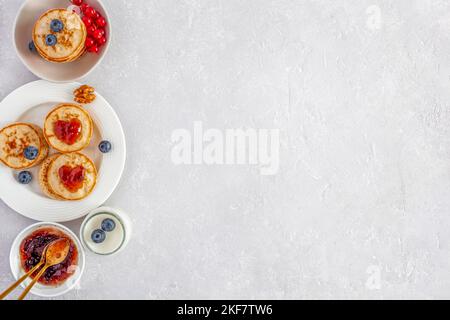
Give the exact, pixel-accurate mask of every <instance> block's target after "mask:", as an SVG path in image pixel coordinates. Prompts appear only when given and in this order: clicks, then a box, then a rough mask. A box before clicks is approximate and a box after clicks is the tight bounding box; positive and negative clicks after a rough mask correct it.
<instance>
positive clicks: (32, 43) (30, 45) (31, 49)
mask: <svg viewBox="0 0 450 320" xmlns="http://www.w3.org/2000/svg"><path fill="white" fill-rule="evenodd" d="M28 49H29V50H30V51H31V52H36V51H37V50H36V46H35V45H34V41H33V40H31V41H30V42H29V43H28Z"/></svg>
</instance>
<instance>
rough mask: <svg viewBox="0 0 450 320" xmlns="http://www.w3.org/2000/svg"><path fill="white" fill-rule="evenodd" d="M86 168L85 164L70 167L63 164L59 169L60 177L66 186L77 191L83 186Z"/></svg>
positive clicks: (72, 190)
mask: <svg viewBox="0 0 450 320" xmlns="http://www.w3.org/2000/svg"><path fill="white" fill-rule="evenodd" d="M85 171H86V169H85V168H84V167H83V166H76V167H69V166H67V165H64V166H62V167H61V168H59V170H58V174H59V178H60V179H61V182H62V184H63V185H64V187H66V188H67V190H69V191H70V192H77V191H78V190H80V189H81V187H83V183H84V175H85Z"/></svg>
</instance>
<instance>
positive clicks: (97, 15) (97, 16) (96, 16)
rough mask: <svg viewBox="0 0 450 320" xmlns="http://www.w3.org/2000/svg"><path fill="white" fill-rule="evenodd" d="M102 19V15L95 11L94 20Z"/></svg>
mask: <svg viewBox="0 0 450 320" xmlns="http://www.w3.org/2000/svg"><path fill="white" fill-rule="evenodd" d="M100 17H101V15H100V13H98V12H97V11H95V15H94V19H95V20H97V19H98V18H100Z"/></svg>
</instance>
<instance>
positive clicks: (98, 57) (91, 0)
mask: <svg viewBox="0 0 450 320" xmlns="http://www.w3.org/2000/svg"><path fill="white" fill-rule="evenodd" d="M85 2H86V3H87V4H89V5H90V6H92V7H93V8H94V9H95V10H97V11H98V12H99V13H100V14H101V15H102V16H103V17H105V19H106V21H107V22H108V24H107V26H106V29H105V31H106V37H107V39H108V41H107V42H106V44H105V45H104V46H103V47H101V48H100V53H99V54H95V53H89V52H87V53H86V54H84V55H83V56H82V57H81V58H79V59H78V60H76V61H73V62H69V63H52V62H48V61H46V60H45V59H43V58H42V57H41V56H39V54H38V53H35V52H30V50H29V49H28V44H29V42H30V41H31V40H32V30H33V26H34V24H35V22H36V20H37V19H38V18H39V17H40V16H41V15H42V14H43V13H44V12H46V11H47V10H49V9H52V8H67V7H69V6H70V5H71V2H70V1H69V0H39V1H36V0H25V1H24V3H23V4H22V6H21V8H20V10H19V12H18V14H17V17H16V20H15V22H14V29H13V32H14V34H13V41H14V47H15V49H16V52H17V54H18V56H19V57H20V59H21V60H22V62H23V63H24V64H25V66H26V67H27V68H28V70H30V71H31V72H32V73H34V74H35V75H36V76H38V77H39V78H42V79H45V80H48V81H53V82H72V81H75V80H78V79H80V78H83V77H85V76H87V75H88V74H89V73H90V72H91V71H92V70H94V69H95V68H96V67H97V66H98V65H99V64H100V62H101V61H102V60H103V58H104V57H105V55H106V53H107V51H108V49H109V46H110V44H111V19H110V18H109V16H108V12H107V11H106V8H105V6H104V5H103V3H102V1H100V0H85Z"/></svg>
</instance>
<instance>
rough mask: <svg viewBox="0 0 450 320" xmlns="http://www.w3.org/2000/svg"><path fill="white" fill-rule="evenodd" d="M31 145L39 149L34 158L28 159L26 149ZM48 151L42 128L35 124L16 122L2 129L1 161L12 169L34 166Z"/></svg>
mask: <svg viewBox="0 0 450 320" xmlns="http://www.w3.org/2000/svg"><path fill="white" fill-rule="evenodd" d="M30 146H32V147H36V148H37V149H38V151H39V154H38V156H37V158H36V159H34V160H28V159H26V158H25V156H24V151H25V149H26V148H27V147H30ZM48 151H49V148H48V145H47V142H46V140H45V138H44V135H43V133H42V129H41V128H39V127H38V126H36V125H34V124H29V123H14V124H11V125H9V126H7V127H5V128H3V129H2V130H1V131H0V161H1V162H2V163H3V164H5V165H6V166H8V167H10V168H12V169H15V170H21V169H27V168H31V167H34V166H36V165H38V164H40V163H41V162H42V161H43V160H44V159H45V158H46V157H47V155H48Z"/></svg>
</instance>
